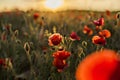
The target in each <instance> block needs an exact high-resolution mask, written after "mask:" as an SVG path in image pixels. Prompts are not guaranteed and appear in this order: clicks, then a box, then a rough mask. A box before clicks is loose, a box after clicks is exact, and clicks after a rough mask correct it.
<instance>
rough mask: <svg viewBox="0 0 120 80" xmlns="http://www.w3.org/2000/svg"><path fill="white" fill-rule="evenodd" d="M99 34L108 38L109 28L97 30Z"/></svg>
mask: <svg viewBox="0 0 120 80" xmlns="http://www.w3.org/2000/svg"><path fill="white" fill-rule="evenodd" d="M99 35H100V36H102V37H105V38H109V37H110V36H111V33H110V31H109V30H107V29H105V30H102V31H100V32H99Z"/></svg>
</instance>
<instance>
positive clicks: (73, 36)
mask: <svg viewBox="0 0 120 80" xmlns="http://www.w3.org/2000/svg"><path fill="white" fill-rule="evenodd" d="M70 38H71V39H72V40H80V37H79V36H78V35H77V34H76V33H75V32H72V33H71V34H70Z"/></svg>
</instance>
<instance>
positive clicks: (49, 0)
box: [45, 0, 63, 10]
mask: <svg viewBox="0 0 120 80" xmlns="http://www.w3.org/2000/svg"><path fill="white" fill-rule="evenodd" d="M62 5H63V0H46V1H45V6H46V7H47V8H49V9H52V10H55V9H57V8H59V7H61V6H62Z"/></svg>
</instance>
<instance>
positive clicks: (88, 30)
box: [83, 25, 93, 35]
mask: <svg viewBox="0 0 120 80" xmlns="http://www.w3.org/2000/svg"><path fill="white" fill-rule="evenodd" d="M83 33H84V34H88V35H92V34H93V31H92V29H90V28H89V27H88V26H86V25H85V26H84V29H83Z"/></svg>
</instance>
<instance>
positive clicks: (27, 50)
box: [24, 42, 30, 52]
mask: <svg viewBox="0 0 120 80" xmlns="http://www.w3.org/2000/svg"><path fill="white" fill-rule="evenodd" d="M24 49H25V51H26V52H29V51H30V45H29V43H28V42H26V43H25V44H24Z"/></svg>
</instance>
